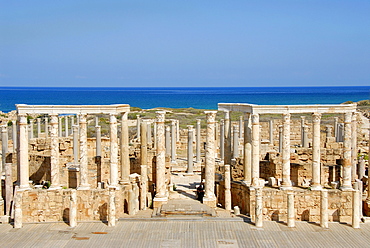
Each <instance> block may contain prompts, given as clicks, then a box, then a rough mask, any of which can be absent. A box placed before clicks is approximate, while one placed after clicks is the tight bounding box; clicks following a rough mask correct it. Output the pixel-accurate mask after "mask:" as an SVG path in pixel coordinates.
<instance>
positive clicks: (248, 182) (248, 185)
mask: <svg viewBox="0 0 370 248" xmlns="http://www.w3.org/2000/svg"><path fill="white" fill-rule="evenodd" d="M242 184H243V185H245V186H247V187H250V186H251V182H250V181H245V180H244V181H242Z"/></svg>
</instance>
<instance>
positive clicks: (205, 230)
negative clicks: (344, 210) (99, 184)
mask: <svg viewBox="0 0 370 248" xmlns="http://www.w3.org/2000/svg"><path fill="white" fill-rule="evenodd" d="M199 181H200V177H199V175H194V176H182V175H178V176H176V177H173V182H174V183H175V184H176V186H177V190H176V191H175V192H171V195H170V200H174V201H176V202H177V201H182V200H185V201H190V200H192V199H193V198H194V197H195V194H194V191H195V186H196V185H197V184H194V182H199ZM192 201H194V204H197V203H196V202H195V200H192ZM217 212H218V213H217V216H218V217H204V218H191V217H189V218H151V213H152V210H149V209H148V210H145V211H140V212H139V214H138V215H136V216H134V217H132V216H126V217H125V218H122V219H120V220H119V221H118V222H117V225H116V226H115V227H108V226H107V225H106V224H105V223H101V222H85V223H79V224H78V226H77V227H75V228H70V227H69V226H68V225H67V224H65V223H44V224H24V225H23V228H21V229H14V228H13V226H12V225H9V224H2V225H1V224H0V248H5V247H17V248H18V247H48V248H50V247H53V248H54V247H68V248H70V247H78V248H82V247H100V248H102V247H130V248H135V247H145V248H147V247H167V248H168V247H176V248H177V247H218V248H234V247H314V248H318V247H325V248H326V247H370V223H365V224H361V228H360V229H353V228H352V227H350V226H349V225H346V224H340V223H329V229H322V228H321V227H320V226H319V225H317V224H315V223H308V222H296V227H295V228H288V227H287V226H286V224H284V223H278V222H272V221H265V222H264V223H263V226H264V227H263V228H256V227H255V226H254V225H253V224H252V223H250V222H249V219H247V218H245V217H244V218H242V217H240V216H234V215H230V214H229V213H228V214H222V213H223V212H225V211H224V210H219V211H217Z"/></svg>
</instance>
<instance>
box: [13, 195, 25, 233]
mask: <svg viewBox="0 0 370 248" xmlns="http://www.w3.org/2000/svg"><path fill="white" fill-rule="evenodd" d="M22 201H23V192H22V191H18V192H17V191H16V193H15V197H14V228H22V225H23V221H22V219H23V211H22V205H23V204H22Z"/></svg>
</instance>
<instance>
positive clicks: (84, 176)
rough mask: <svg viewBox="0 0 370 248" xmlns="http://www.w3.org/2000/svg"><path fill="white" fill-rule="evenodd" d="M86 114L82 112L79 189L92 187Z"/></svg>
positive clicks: (80, 117)
mask: <svg viewBox="0 0 370 248" xmlns="http://www.w3.org/2000/svg"><path fill="white" fill-rule="evenodd" d="M86 117H87V116H86V114H80V115H79V119H80V159H79V160H80V186H79V187H78V189H79V190H87V189H90V184H89V180H88V179H89V169H88V157H87V156H88V152H87V122H86Z"/></svg>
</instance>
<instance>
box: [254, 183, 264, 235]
mask: <svg viewBox="0 0 370 248" xmlns="http://www.w3.org/2000/svg"><path fill="white" fill-rule="evenodd" d="M262 210H263V198H262V188H256V205H255V214H256V216H255V225H256V227H258V228H262V227H263V212H262Z"/></svg>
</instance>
